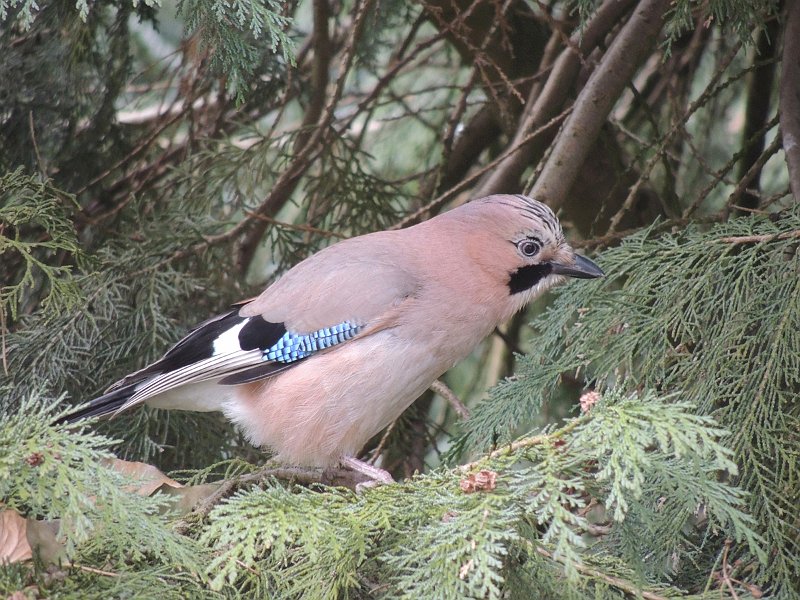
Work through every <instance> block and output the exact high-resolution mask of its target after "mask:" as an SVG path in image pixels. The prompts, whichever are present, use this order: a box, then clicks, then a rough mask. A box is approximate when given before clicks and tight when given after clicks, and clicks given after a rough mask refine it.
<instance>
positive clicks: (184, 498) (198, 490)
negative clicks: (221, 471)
mask: <svg viewBox="0 0 800 600" xmlns="http://www.w3.org/2000/svg"><path fill="white" fill-rule="evenodd" d="M219 486H220V484H219V483H203V484H200V485H189V486H184V487H181V488H174V487H170V486H167V485H164V486H162V487H161V493H162V494H166V495H167V496H172V497H173V498H175V499H176V501H175V505H174V506H173V507H172V508H173V510H174V511H176V512H177V514H178V515H180V516H183V515H187V514H189V513H190V512H192V510H194V507H195V506H197V505H198V504H199V503H200V502H202V501H203V500H205V499H206V498H208V497H209V496H212V495H213V494H214V492H216V491H217V490H218V489H219Z"/></svg>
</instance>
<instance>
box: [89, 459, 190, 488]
mask: <svg viewBox="0 0 800 600" xmlns="http://www.w3.org/2000/svg"><path fill="white" fill-rule="evenodd" d="M105 464H106V466H108V467H111V468H112V469H114V470H115V471H116V472H117V473H122V474H123V475H127V476H128V477H130V478H131V479H135V480H137V483H136V484H135V485H134V486H130V487H128V488H126V489H127V490H128V491H131V492H133V493H135V494H139V495H141V496H151V495H152V494H154V493H155V492H156V491H157V490H158V489H159V488H160V487H161V486H162V485H167V486H169V487H173V488H181V487H183V485H181V484H180V483H178V482H177V481H175V480H174V479H171V478H169V477H167V476H166V475H164V473H162V472H161V471H159V470H158V469H157V468H155V467H154V466H153V465H148V464H147V463H143V462H131V461H128V460H122V459H120V458H113V459H111V460H108V461H105Z"/></svg>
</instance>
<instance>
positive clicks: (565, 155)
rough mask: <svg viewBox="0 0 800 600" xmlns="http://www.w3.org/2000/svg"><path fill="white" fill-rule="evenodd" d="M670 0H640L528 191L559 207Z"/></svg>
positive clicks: (653, 36) (653, 38)
mask: <svg viewBox="0 0 800 600" xmlns="http://www.w3.org/2000/svg"><path fill="white" fill-rule="evenodd" d="M669 6H670V2H669V0H644V1H643V2H642V3H641V4H639V5H638V6H637V8H636V10H635V11H634V13H633V15H632V16H631V18H630V20H629V21H628V22H627V23H626V24H625V26H624V27H623V28H622V30H621V31H620V33H619V35H618V36H617V37H616V39H615V40H614V42H613V43H612V44H611V47H610V48H609V50H608V52H607V53H606V55H605V57H604V58H603V60H602V62H601V63H600V65H599V66H598V68H597V69H596V70H595V72H594V73H593V74H592V76H591V77H590V78H589V81H588V82H587V83H586V87H584V88H583V90H582V91H581V93H580V95H579V96H578V99H577V100H576V102H575V107H574V110H573V112H572V114H571V115H570V117H569V118H568V119H567V121H566V123H565V124H564V127H563V129H562V131H561V133H560V134H559V136H558V138H557V140H556V142H555V146H554V148H553V151H552V154H551V155H550V157H549V158H548V160H547V163H546V165H545V167H544V169H543V171H542V173H541V175H540V177H539V179H538V180H537V181H536V184H535V185H534V186H533V190H532V192H531V195H532V196H534V197H535V198H538V199H539V200H541V201H542V202H545V203H547V204H549V205H550V207H551V208H553V209H558V208H560V207H561V206H562V205H563V204H564V202H565V200H566V198H567V194H568V193H569V191H570V189H571V188H572V185H573V183H574V182H575V179H576V178H577V176H578V173H579V172H580V170H581V167H582V166H583V163H584V161H585V160H586V157H587V155H588V153H589V150H590V149H591V147H592V145H593V143H594V141H595V140H596V139H597V136H598V135H599V134H600V130H601V128H602V127H603V124H604V123H605V121H606V118H607V117H608V114H609V112H611V109H612V107H613V106H614V104H615V103H616V101H617V99H618V98H619V96H620V94H621V93H622V92H623V91H624V89H625V86H626V85H627V84H628V82H629V81H630V80H631V78H632V77H633V75H634V74H635V72H636V70H637V69H638V67H639V65H640V64H641V63H642V62H643V61H644V59H645V58H646V56H647V54H648V51H649V49H650V48H651V46H652V45H653V44H654V43H655V41H656V39H657V37H658V32H659V31H661V27H662V25H663V22H664V13H665V12H666V10H667V9H668V8H669Z"/></svg>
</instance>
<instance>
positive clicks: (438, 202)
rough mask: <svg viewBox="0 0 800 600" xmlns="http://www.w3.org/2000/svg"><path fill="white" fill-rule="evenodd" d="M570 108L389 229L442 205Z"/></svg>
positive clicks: (546, 128) (566, 113)
mask: <svg viewBox="0 0 800 600" xmlns="http://www.w3.org/2000/svg"><path fill="white" fill-rule="evenodd" d="M571 110H572V107H568V108H566V109H564V110H563V111H562V112H561V113H560V114H558V115H556V116H555V117H553V118H552V119H550V120H549V121H548V122H547V123H545V124H544V125H542V126H541V127H539V128H538V129H536V130H535V131H532V132H531V133H529V134H528V135H526V136H525V137H524V138H522V139H521V140H519V142H518V143H517V144H515V145H514V146H511V147H510V148H507V149H506V150H505V151H504V152H503V153H502V154H500V155H499V156H498V157H497V158H495V159H494V160H493V161H492V162H490V163H489V164H487V165H486V166H484V167H482V168H481V169H478V170H477V171H475V172H474V173H471V174H470V175H469V176H467V177H465V178H464V179H462V180H461V182H459V183H457V184H456V185H454V186H453V187H451V188H450V189H449V190H447V191H446V192H444V193H443V194H440V195H439V196H437V197H436V198H434V199H433V200H431V201H430V202H428V203H427V204H425V205H424V206H422V207H420V208H418V209H417V210H415V211H414V212H413V213H411V214H410V215H407V216H406V217H404V218H403V219H401V220H400V221H398V222H397V223H395V224H394V225H392V227H390V229H403V228H404V227H408V226H409V225H413V224H414V223H416V222H418V221H419V220H420V219H421V218H422V217H423V216H424V215H425V214H426V213H429V212H431V211H435V210H437V209H438V208H440V207H442V206H444V205H445V204H447V203H448V202H449V201H450V200H451V199H452V198H453V197H454V196H456V195H457V194H458V193H460V192H462V191H463V190H465V189H467V188H468V187H469V186H470V185H471V184H472V183H474V182H475V181H477V180H478V179H480V178H481V177H482V176H483V175H484V174H486V173H488V172H489V171H491V170H492V169H494V168H495V167H497V165H499V164H500V163H501V162H502V161H504V160H505V159H506V158H508V157H509V156H511V155H512V154H514V153H515V152H518V151H519V150H520V149H522V148H523V147H524V146H525V144H526V143H527V142H529V141H531V140H532V139H534V138H535V137H536V136H538V135H541V134H542V133H543V132H545V131H547V130H548V129H549V128H550V127H552V126H553V125H556V124H558V123H560V122H561V121H562V120H563V119H564V118H566V116H567V115H569V113H570V111H571Z"/></svg>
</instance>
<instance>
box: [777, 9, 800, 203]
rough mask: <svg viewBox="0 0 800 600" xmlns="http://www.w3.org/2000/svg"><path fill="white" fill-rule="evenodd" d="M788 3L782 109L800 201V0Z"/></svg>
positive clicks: (786, 149)
mask: <svg viewBox="0 0 800 600" xmlns="http://www.w3.org/2000/svg"><path fill="white" fill-rule="evenodd" d="M787 5H788V9H787V11H788V12H787V14H786V27H785V29H784V34H783V64H782V65H781V90H780V109H779V112H780V116H781V132H782V134H783V150H784V152H785V153H786V165H787V167H788V168H789V184H790V186H791V188H792V193H793V194H794V201H795V202H796V203H800V58H798V57H800V2H787Z"/></svg>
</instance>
